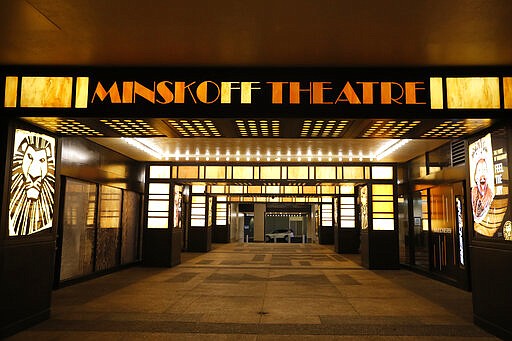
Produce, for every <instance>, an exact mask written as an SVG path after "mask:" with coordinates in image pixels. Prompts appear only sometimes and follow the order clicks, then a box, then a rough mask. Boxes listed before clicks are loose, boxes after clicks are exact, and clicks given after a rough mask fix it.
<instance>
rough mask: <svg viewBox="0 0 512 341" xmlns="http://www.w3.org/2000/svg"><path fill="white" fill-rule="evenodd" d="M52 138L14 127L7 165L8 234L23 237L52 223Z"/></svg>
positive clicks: (53, 180)
mask: <svg viewBox="0 0 512 341" xmlns="http://www.w3.org/2000/svg"><path fill="white" fill-rule="evenodd" d="M54 193H55V139H54V138H53V137H50V136H47V135H42V134H37V133H34V132H30V131H25V130H20V129H17V130H16V133H15V136H14V153H13V158H12V168H11V196H10V203H9V236H23V235H29V234H33V233H36V232H39V231H42V230H45V229H48V228H50V227H51V226H52V224H53V210H54Z"/></svg>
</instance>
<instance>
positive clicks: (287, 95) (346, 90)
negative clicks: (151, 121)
mask: <svg viewBox="0 0 512 341" xmlns="http://www.w3.org/2000/svg"><path fill="white" fill-rule="evenodd" d="M264 90H266V91H264ZM425 91H426V88H425V82H400V83H399V82H348V81H347V82H345V83H344V84H341V85H339V86H336V85H335V84H334V83H333V82H308V83H301V82H215V81H211V80H205V81H192V82H182V81H168V80H164V81H158V82H156V81H154V82H152V83H151V84H146V85H143V84H142V83H141V82H137V81H123V82H110V83H109V84H108V85H105V84H104V83H102V82H98V83H97V84H96V88H95V90H94V93H93V94H92V98H91V103H100V102H108V103H113V104H131V103H135V102H137V101H138V100H139V101H140V100H143V101H145V102H149V103H152V104H171V103H177V104H184V103H193V104H198V103H203V104H213V103H221V104H232V103H241V104H252V103H253V98H254V97H255V96H257V95H258V94H259V93H262V92H263V93H268V94H270V96H269V97H270V98H268V100H269V101H270V103H272V104H426V102H424V101H421V100H419V99H418V97H422V98H424V97H425ZM235 96H237V98H236V100H235V99H234V97H235Z"/></svg>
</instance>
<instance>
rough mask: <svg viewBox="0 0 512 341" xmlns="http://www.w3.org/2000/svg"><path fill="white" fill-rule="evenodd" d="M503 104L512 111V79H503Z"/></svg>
mask: <svg viewBox="0 0 512 341" xmlns="http://www.w3.org/2000/svg"><path fill="white" fill-rule="evenodd" d="M503 97H504V98H503V103H504V108H505V109H512V77H503Z"/></svg>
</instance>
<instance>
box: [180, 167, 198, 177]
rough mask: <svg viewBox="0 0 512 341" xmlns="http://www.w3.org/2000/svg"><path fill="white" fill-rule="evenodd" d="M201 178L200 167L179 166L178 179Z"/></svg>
mask: <svg viewBox="0 0 512 341" xmlns="http://www.w3.org/2000/svg"><path fill="white" fill-rule="evenodd" d="M198 177H199V167H197V166H179V167H178V179H197V178H198Z"/></svg>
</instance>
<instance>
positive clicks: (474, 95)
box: [446, 77, 500, 109]
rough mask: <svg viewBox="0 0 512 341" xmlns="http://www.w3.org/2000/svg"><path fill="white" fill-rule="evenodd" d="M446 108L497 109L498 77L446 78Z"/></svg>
mask: <svg viewBox="0 0 512 341" xmlns="http://www.w3.org/2000/svg"><path fill="white" fill-rule="evenodd" d="M446 93H447V102H448V103H447V104H448V109H499V108H500V85H499V78H498V77H468V78H446Z"/></svg>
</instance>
